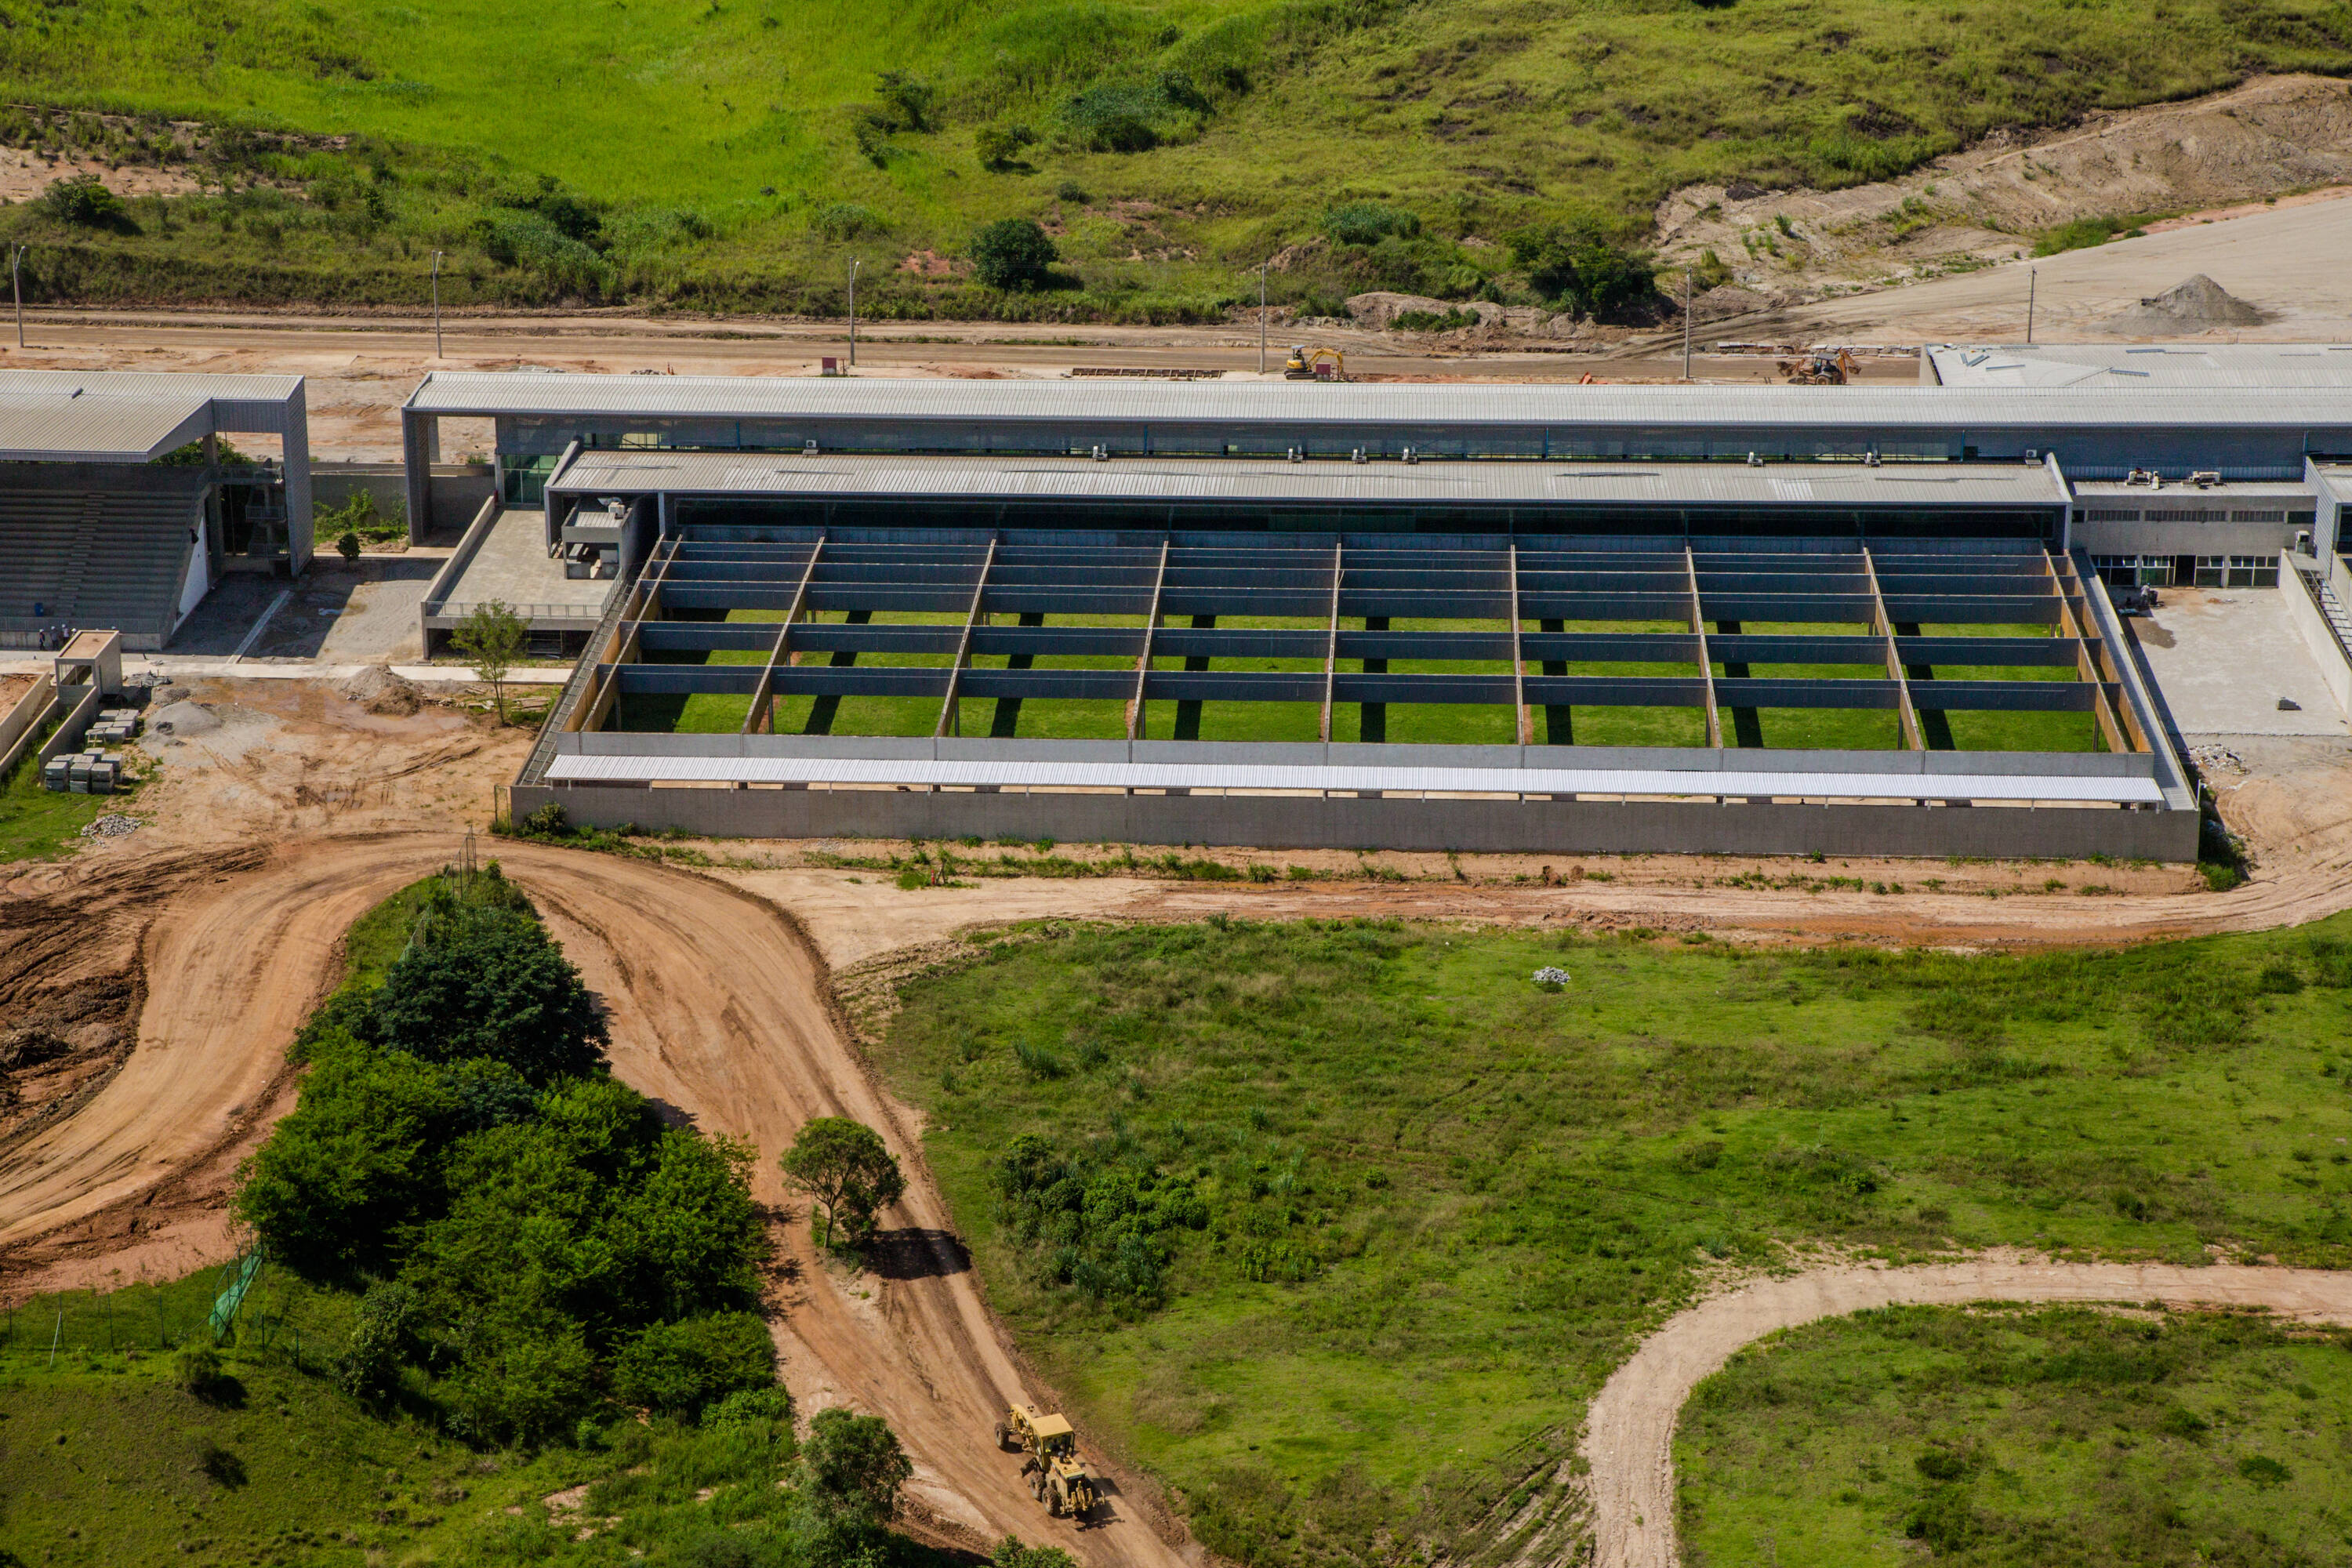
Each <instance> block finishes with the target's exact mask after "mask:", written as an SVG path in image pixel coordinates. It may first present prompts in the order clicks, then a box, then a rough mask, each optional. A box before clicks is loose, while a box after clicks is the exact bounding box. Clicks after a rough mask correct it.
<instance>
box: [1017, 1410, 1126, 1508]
mask: <svg viewBox="0 0 2352 1568" xmlns="http://www.w3.org/2000/svg"><path fill="white" fill-rule="evenodd" d="M996 1446H997V1447H1000V1448H1014V1449H1018V1450H1020V1451H1021V1452H1022V1453H1023V1454H1024V1455H1025V1456H1027V1457H1026V1458H1024V1459H1023V1460H1022V1461H1021V1474H1022V1476H1023V1478H1024V1479H1026V1480H1027V1481H1028V1483H1029V1492H1030V1495H1031V1496H1033V1497H1034V1498H1035V1499H1036V1500H1038V1501H1039V1502H1042V1503H1044V1504H1045V1511H1046V1512H1047V1513H1050V1514H1052V1515H1054V1516H1055V1518H1056V1519H1059V1518H1062V1517H1064V1516H1067V1517H1068V1518H1071V1519H1082V1518H1084V1517H1085V1516H1086V1515H1087V1513H1088V1512H1090V1511H1092V1510H1093V1508H1094V1506H1095V1504H1097V1503H1098V1502H1100V1501H1101V1500H1102V1496H1101V1493H1100V1492H1099V1490H1098V1489H1097V1488H1096V1486H1095V1479H1094V1477H1093V1476H1091V1475H1089V1474H1088V1473H1087V1462H1086V1461H1085V1460H1084V1459H1081V1458H1078V1435H1077V1433H1076V1430H1074V1429H1073V1428H1072V1427H1071V1426H1070V1422H1069V1418H1068V1417H1067V1416H1065V1415H1048V1414H1047V1413H1045V1411H1042V1410H1040V1409H1038V1408H1037V1407H1036V1406H1035V1405H1014V1406H1013V1408H1012V1409H1010V1410H1008V1411H1006V1412H1005V1413H1004V1416H1003V1419H1002V1420H1000V1421H998V1422H997V1424H996Z"/></svg>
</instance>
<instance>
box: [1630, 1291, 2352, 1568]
mask: <svg viewBox="0 0 2352 1568" xmlns="http://www.w3.org/2000/svg"><path fill="white" fill-rule="evenodd" d="M2346 1348H2347V1341H2346V1339H2345V1338H2344V1336H2343V1335H2342V1334H2341V1333H2340V1332H2329V1333H2316V1332H2312V1331H2296V1330H2294V1329H2292V1328H2290V1327H2288V1326H2287V1325H2284V1324H2281V1323H2275V1322H2268V1321H2263V1320H2261V1319H2260V1318H2252V1317H2232V1316H2221V1315H2216V1314H2201V1313H2162V1312H2158V1313H2139V1314H2134V1315H2131V1316H2115V1315H2110V1314H2107V1313H2102V1312H2098V1311H2094V1310H2088V1309H2084V1308H2076V1307H2063V1308H2048V1309H2041V1310H2034V1309H2027V1308H2013V1307H2012V1308H2002V1307H1992V1308H1979V1309H1971V1310H1961V1309H1957V1308H1934V1307H1897V1308H1890V1309H1887V1310H1881V1311H1870V1312H1861V1313H1857V1314H1855V1315H1854V1316H1853V1317H1851V1318H1846V1319H1840V1320H1832V1321H1823V1322H1818V1323H1812V1324H1809V1325H1807V1326H1805V1327H1803V1328H1799V1329H1793V1330H1790V1331H1787V1332H1785V1333H1781V1334H1777V1335H1774V1336H1773V1337H1772V1338H1771V1339H1769V1340H1767V1341H1765V1342H1761V1343H1759V1344H1758V1345H1755V1346H1752V1347H1750V1348H1749V1349H1748V1350H1746V1351H1744V1352H1741V1353H1740V1354H1739V1355H1738V1357H1737V1358H1736V1359H1734V1361H1733V1362H1732V1363H1731V1364H1730V1365H1729V1366H1728V1367H1727V1368H1726V1369H1725V1370H1724V1371H1722V1372H1721V1373H1717V1374H1716V1375H1715V1376H1714V1377H1712V1378H1709V1379H1708V1380H1707V1381H1706V1382H1705V1383H1704V1384H1700V1385H1699V1389H1698V1392H1697V1393H1696V1394H1695V1395H1694V1396H1693V1397H1692V1399H1691V1402H1690V1404H1689V1405H1688V1406H1687V1407H1686V1408H1685V1411H1684V1415H1683V1424H1682V1429H1681V1431H1680V1433H1679V1434H1678V1435H1677V1437H1676V1440H1675V1470H1676V1476H1677V1479H1678V1480H1679V1483H1680V1498H1679V1512H1680V1515H1681V1519H1680V1529H1681V1534H1682V1544H1683V1560H1684V1561H1685V1563H1689V1564H1690V1565H1691V1568H1718V1565H1726V1568H1727V1565H1730V1564H1739V1565H1741V1568H1746V1565H1748V1564H1753V1563H1774V1562H1778V1563H1805V1564H1807V1565H1808V1568H1865V1565H1876V1564H1886V1565H1889V1568H1892V1565H1894V1564H1897V1563H1916V1562H1918V1561H1920V1560H1921V1559H1922V1557H1923V1556H1926V1555H1927V1554H1929V1553H1932V1555H1933V1559H1934V1561H1936V1562H1937V1563H1964V1564H1990V1563H2070V1564H2079V1565H2081V1568H2108V1565H2115V1568H2121V1565H2123V1564H2126V1563H2129V1564H2145V1563H2180V1564H2184V1565H2185V1564H2189V1563H2213V1564H2221V1563H2228V1564H2244V1565H2245V1568H2257V1565H2260V1568H2272V1565H2276V1564H2284V1563H2307V1564H2318V1563H2345V1562H2352V1531H2348V1530H2347V1527H2352V1518H2347V1510H2346V1499H2347V1496H2352V1418H2347V1407H2352V1356H2347V1355H2346V1354H2345V1351H2346Z"/></svg>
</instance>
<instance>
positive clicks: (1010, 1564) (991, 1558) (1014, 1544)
mask: <svg viewBox="0 0 2352 1568" xmlns="http://www.w3.org/2000/svg"><path fill="white" fill-rule="evenodd" d="M988 1568H1077V1563H1076V1561H1075V1560H1074V1559H1073V1558H1072V1557H1071V1556H1070V1554H1069V1553H1068V1552H1065V1551H1063V1550H1062V1549H1061V1548H1060V1547H1058V1546H1024V1545H1023V1544H1022V1543H1021V1539H1020V1537H1018V1536H1013V1535H1008V1536H1006V1537H1005V1538H1004V1539H1003V1540H1002V1541H1000V1542H997V1543H996V1550H995V1551H993V1552H990V1553H989V1554H988Z"/></svg>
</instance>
